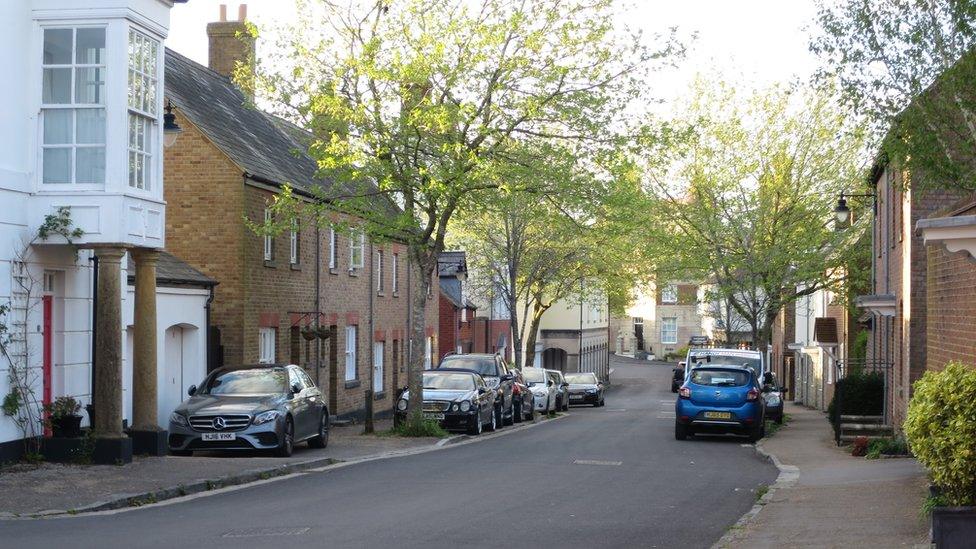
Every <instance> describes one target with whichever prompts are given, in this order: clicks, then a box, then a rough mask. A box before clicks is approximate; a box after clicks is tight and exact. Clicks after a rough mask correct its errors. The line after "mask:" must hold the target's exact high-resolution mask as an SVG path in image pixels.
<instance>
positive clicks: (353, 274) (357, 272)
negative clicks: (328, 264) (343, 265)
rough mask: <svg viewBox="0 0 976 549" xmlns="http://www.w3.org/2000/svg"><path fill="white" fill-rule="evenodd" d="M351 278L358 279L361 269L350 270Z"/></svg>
mask: <svg viewBox="0 0 976 549" xmlns="http://www.w3.org/2000/svg"><path fill="white" fill-rule="evenodd" d="M349 276H356V277H358V276H359V269H358V268H352V269H349Z"/></svg>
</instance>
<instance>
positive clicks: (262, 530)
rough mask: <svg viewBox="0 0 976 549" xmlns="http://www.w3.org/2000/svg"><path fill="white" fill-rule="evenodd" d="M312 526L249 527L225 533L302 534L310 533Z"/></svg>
mask: <svg viewBox="0 0 976 549" xmlns="http://www.w3.org/2000/svg"><path fill="white" fill-rule="evenodd" d="M309 530H311V528H308V527H298V528H248V529H245V530H231V531H230V532H227V533H225V534H224V535H223V536H221V537H224V538H265V537H281V536H300V535H302V534H306V533H308V531H309Z"/></svg>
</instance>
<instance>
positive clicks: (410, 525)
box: [0, 358, 778, 549]
mask: <svg viewBox="0 0 976 549" xmlns="http://www.w3.org/2000/svg"><path fill="white" fill-rule="evenodd" d="M613 366H614V378H613V386H612V388H611V389H610V390H609V392H608V394H607V396H606V406H604V407H601V408H594V407H578V408H575V407H574V408H573V409H571V411H570V412H569V413H568V414H565V415H563V416H562V417H560V418H558V419H557V420H555V421H552V420H547V421H541V422H540V421H537V422H535V423H533V424H530V425H528V426H527V427H522V428H517V429H515V428H511V427H506V428H504V429H502V430H501V431H500V432H498V433H493V434H491V435H489V436H484V435H482V436H479V437H473V438H470V439H467V440H461V441H460V442H458V443H456V444H449V445H444V446H441V447H436V448H433V449H430V450H425V451H423V453H412V454H410V453H406V454H403V455H399V456H397V457H393V458H389V459H372V460H363V461H356V462H353V463H351V464H339V465H332V466H328V467H321V468H312V469H309V470H305V471H303V472H299V473H295V474H291V475H286V476H282V477H277V478H274V479H268V480H262V481H258V482H255V483H253V484H249V485H246V486H239V487H231V488H225V489H219V490H213V491H208V492H204V493H200V494H195V495H191V496H187V497H183V498H177V499H173V500H169V501H167V502H161V503H156V504H152V503H150V504H147V505H144V506H141V507H138V508H127V509H119V510H113V511H104V512H98V513H87V514H79V515H75V516H69V515H60V516H58V517H51V518H41V519H31V520H7V521H2V522H0V539H2V542H0V544H3V545H5V546H10V547H18V548H31V547H56V546H69V545H70V546H71V547H73V548H75V547H78V548H84V547H104V546H105V544H106V540H107V539H114V540H125V544H126V546H127V547H179V546H206V547H234V548H235V549H243V548H245V547H267V546H269V545H272V544H274V545H281V544H283V543H289V544H302V545H308V546H313V547H323V546H329V547H390V546H395V547H397V548H398V549H404V548H413V547H418V548H424V549H429V548H430V547H432V546H446V547H455V546H465V547H497V546H502V545H507V546H514V547H524V546H537V547H560V548H573V547H586V548H592V547H709V546H711V545H712V544H713V543H715V542H716V540H718V539H719V538H720V537H721V536H722V535H723V534H724V533H725V532H726V531H727V530H728V529H729V528H730V527H731V526H732V525H734V524H735V523H736V521H738V520H739V518H740V517H741V516H742V515H743V513H746V512H748V511H749V510H750V509H751V508H752V506H753V505H754V503H755V501H756V498H757V491H758V490H760V489H761V487H762V486H764V485H768V484H772V483H773V482H774V481H775V479H776V476H777V474H778V471H777V469H776V468H775V467H774V466H773V465H772V463H770V462H769V460H767V459H765V458H763V457H761V456H760V455H759V454H758V453H757V452H756V451H755V448H754V447H753V445H751V444H746V443H745V440H744V439H742V438H734V437H696V438H695V440H689V441H676V440H674V434H673V426H674V395H673V394H672V393H671V392H670V386H669V380H670V375H671V370H670V365H669V364H666V363H650V362H648V361H634V360H627V359H617V358H615V359H614V361H613ZM333 444H334V445H335V447H336V448H338V447H339V446H340V444H339V443H338V441H334V442H333V443H332V444H330V447H332V445H333Z"/></svg>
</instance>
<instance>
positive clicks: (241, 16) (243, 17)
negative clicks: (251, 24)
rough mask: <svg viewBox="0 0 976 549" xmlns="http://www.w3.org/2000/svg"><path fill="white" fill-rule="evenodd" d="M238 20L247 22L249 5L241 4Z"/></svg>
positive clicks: (238, 10) (238, 9)
mask: <svg viewBox="0 0 976 549" xmlns="http://www.w3.org/2000/svg"><path fill="white" fill-rule="evenodd" d="M237 20H238V21H247V4H241V5H240V6H238V7H237Z"/></svg>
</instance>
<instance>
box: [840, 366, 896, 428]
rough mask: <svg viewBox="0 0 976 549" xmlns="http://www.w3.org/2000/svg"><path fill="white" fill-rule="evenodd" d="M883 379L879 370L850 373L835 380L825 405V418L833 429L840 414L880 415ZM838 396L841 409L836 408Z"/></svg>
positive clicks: (882, 404)
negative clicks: (830, 397)
mask: <svg viewBox="0 0 976 549" xmlns="http://www.w3.org/2000/svg"><path fill="white" fill-rule="evenodd" d="M884 381H885V380H884V375H883V374H881V373H880V372H871V373H852V374H851V375H849V376H847V377H845V378H844V379H839V380H837V383H836V384H835V386H834V398H833V399H831V401H830V405H828V406H827V418H828V420H829V421H830V424H831V425H833V426H834V429H835V430H836V428H837V420H838V416H841V415H856V416H879V415H881V414H882V413H883V412H884ZM838 398H840V400H841V407H842V408H843V410H838V409H837V399H838ZM835 434H836V433H835Z"/></svg>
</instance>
